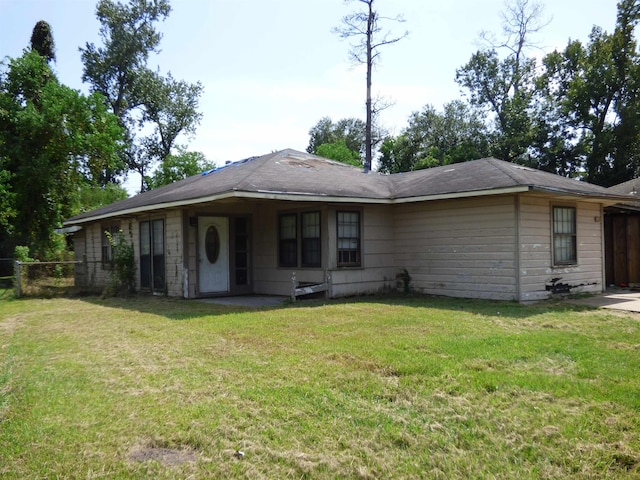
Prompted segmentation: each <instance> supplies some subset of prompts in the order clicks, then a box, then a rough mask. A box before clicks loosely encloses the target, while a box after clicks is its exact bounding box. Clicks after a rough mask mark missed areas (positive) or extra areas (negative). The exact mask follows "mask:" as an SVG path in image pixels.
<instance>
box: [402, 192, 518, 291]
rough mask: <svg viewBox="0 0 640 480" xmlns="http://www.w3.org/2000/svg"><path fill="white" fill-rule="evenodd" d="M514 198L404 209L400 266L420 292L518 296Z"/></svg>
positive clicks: (449, 202) (496, 198) (461, 201)
mask: <svg viewBox="0 0 640 480" xmlns="http://www.w3.org/2000/svg"><path fill="white" fill-rule="evenodd" d="M515 218H516V215H515V200H514V197H513V196H501V197H493V198H485V199H463V200H451V201H442V202H429V203H424V204H418V205H405V206H402V208H398V209H397V210H396V213H395V215H394V226H395V232H396V263H397V266H398V267H399V268H406V269H407V271H408V272H409V274H410V275H411V279H412V285H413V288H414V289H415V290H417V291H419V292H422V293H427V294H435V295H447V296H454V297H470V298H488V299H501V300H512V299H515V297H516V294H517V292H516V286H515V285H516V281H515V275H516V234H515V228H514V225H515Z"/></svg>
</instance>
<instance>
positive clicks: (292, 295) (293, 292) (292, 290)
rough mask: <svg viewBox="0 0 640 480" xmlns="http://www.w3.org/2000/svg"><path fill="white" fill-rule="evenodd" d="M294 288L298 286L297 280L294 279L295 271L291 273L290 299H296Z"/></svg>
mask: <svg viewBox="0 0 640 480" xmlns="http://www.w3.org/2000/svg"><path fill="white" fill-rule="evenodd" d="M296 288H298V282H297V281H296V272H292V274H291V301H292V302H295V301H296Z"/></svg>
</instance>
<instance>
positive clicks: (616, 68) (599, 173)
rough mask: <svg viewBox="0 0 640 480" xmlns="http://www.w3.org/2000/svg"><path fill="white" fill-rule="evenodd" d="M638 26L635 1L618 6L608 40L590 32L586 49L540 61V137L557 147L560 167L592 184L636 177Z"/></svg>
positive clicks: (639, 157) (576, 45) (574, 45)
mask: <svg viewBox="0 0 640 480" xmlns="http://www.w3.org/2000/svg"><path fill="white" fill-rule="evenodd" d="M639 21H640V4H639V3H638V2H637V0H623V1H621V2H620V3H619V4H618V17H617V22H616V27H615V30H614V32H613V33H612V34H609V33H607V32H604V31H603V30H602V29H601V28H599V27H594V28H593V30H592V32H591V35H590V37H589V42H588V43H587V44H586V45H583V44H582V43H581V42H579V41H572V42H569V44H568V45H567V47H566V48H565V50H564V51H563V52H557V51H556V52H553V53H551V54H549V55H547V56H546V57H545V59H544V73H543V75H542V76H541V79H540V84H541V88H540V90H541V92H542V95H543V99H544V103H543V105H544V108H545V114H546V115H545V116H543V117H542V120H541V121H540V130H541V132H542V135H541V136H542V137H546V138H547V139H548V143H550V144H552V145H557V146H558V150H559V151H558V154H559V156H560V157H561V158H563V159H564V162H565V165H566V164H569V163H570V164H571V170H572V171H574V172H576V173H578V172H584V176H585V179H586V180H587V181H589V182H592V183H596V184H600V185H604V186H611V185H614V184H617V183H620V182H623V181H625V180H628V179H630V178H633V177H634V176H636V175H637V174H638V168H639V166H640V145H639V143H640V53H639V52H638V48H637V44H636V40H635V36H634V29H635V27H636V25H637V24H638V22H639ZM543 147H544V145H543ZM541 150H543V148H541ZM543 158H545V157H544V155H543ZM552 168H553V167H552ZM562 168H564V169H567V167H566V166H562Z"/></svg>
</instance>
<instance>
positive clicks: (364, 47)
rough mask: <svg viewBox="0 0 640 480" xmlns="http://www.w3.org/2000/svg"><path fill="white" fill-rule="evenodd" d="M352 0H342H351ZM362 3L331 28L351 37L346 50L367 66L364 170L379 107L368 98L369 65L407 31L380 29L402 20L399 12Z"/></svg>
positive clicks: (362, 0)
mask: <svg viewBox="0 0 640 480" xmlns="http://www.w3.org/2000/svg"><path fill="white" fill-rule="evenodd" d="M352 1H354V0H346V3H351V2H352ZM357 1H358V2H360V3H363V4H364V10H361V11H357V12H353V13H350V14H349V15H346V16H345V17H343V18H342V25H341V26H340V27H336V28H334V29H333V32H334V33H336V34H338V35H339V36H340V37H341V38H355V39H356V42H355V43H352V44H351V49H350V51H349V54H350V56H351V60H352V61H353V63H354V64H360V65H366V66H367V100H366V115H367V119H366V131H365V132H366V133H365V144H366V145H365V160H364V170H365V172H368V171H369V170H371V161H372V157H373V152H372V151H373V143H374V139H373V120H374V110H376V111H380V110H381V108H380V107H377V108H374V104H373V101H372V100H371V83H372V82H371V77H372V71H373V66H374V64H375V62H376V60H377V59H378V58H379V56H380V48H381V47H383V46H385V45H391V44H393V43H396V42H398V41H400V40H402V39H403V38H405V37H406V36H407V35H408V34H409V32H407V31H405V32H404V33H403V34H402V35H398V36H395V35H392V32H391V31H388V30H384V29H383V28H382V26H381V25H380V22H381V21H385V20H388V21H394V22H400V23H402V22H404V19H403V18H402V17H401V16H399V15H398V16H395V17H383V16H381V15H379V14H378V12H377V11H376V10H374V7H373V3H374V0H357Z"/></svg>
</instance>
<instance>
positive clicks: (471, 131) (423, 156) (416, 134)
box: [380, 100, 489, 173]
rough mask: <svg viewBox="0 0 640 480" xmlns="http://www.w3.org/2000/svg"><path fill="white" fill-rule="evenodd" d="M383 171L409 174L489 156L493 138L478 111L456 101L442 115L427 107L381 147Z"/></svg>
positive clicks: (411, 118)
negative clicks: (407, 172) (422, 169)
mask: <svg viewBox="0 0 640 480" xmlns="http://www.w3.org/2000/svg"><path fill="white" fill-rule="evenodd" d="M380 152H381V158H380V171H381V172H386V173H398V172H406V171H410V170H418V169H421V168H429V167H434V166H438V165H448V164H450V163H458V162H464V161H467V160H474V159H477V158H482V157H486V156H488V155H489V137H488V133H487V131H486V126H485V124H484V122H483V119H482V118H481V116H480V114H479V113H478V111H476V110H474V109H473V108H471V107H470V106H469V105H468V104H466V103H465V102H462V101H460V100H455V101H453V102H450V103H447V104H445V106H444V108H443V111H442V112H438V111H437V110H436V109H435V108H434V107H433V106H431V105H426V106H425V107H424V108H423V110H422V111H421V112H414V113H413V114H412V115H411V116H410V117H409V125H408V126H407V127H406V128H405V129H404V130H403V131H402V133H401V134H400V135H399V136H398V137H396V138H395V139H394V138H388V139H386V140H385V142H384V143H383V144H382V146H381V147H380Z"/></svg>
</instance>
